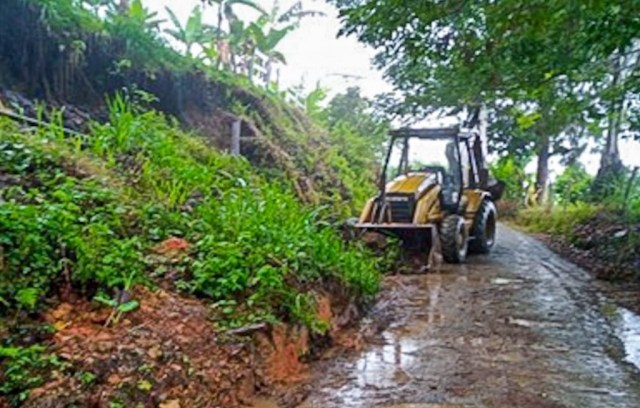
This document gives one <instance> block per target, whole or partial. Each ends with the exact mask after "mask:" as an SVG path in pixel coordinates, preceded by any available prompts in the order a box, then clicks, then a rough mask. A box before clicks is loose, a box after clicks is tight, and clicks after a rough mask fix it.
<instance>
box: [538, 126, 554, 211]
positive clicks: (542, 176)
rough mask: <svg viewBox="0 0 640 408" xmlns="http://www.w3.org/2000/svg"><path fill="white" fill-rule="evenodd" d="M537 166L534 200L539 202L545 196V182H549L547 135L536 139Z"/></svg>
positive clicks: (542, 200)
mask: <svg viewBox="0 0 640 408" xmlns="http://www.w3.org/2000/svg"><path fill="white" fill-rule="evenodd" d="M537 153H538V168H537V171H536V193H535V194H536V197H535V198H536V202H537V203H538V204H541V203H542V202H544V200H545V198H546V192H547V184H548V182H549V157H550V156H551V152H550V143H549V136H548V135H545V136H541V137H540V139H539V141H538V152H537Z"/></svg>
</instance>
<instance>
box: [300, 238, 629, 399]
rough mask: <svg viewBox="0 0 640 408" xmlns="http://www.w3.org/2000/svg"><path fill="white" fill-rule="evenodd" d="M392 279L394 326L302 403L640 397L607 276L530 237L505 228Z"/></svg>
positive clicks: (322, 372)
mask: <svg viewBox="0 0 640 408" xmlns="http://www.w3.org/2000/svg"><path fill="white" fill-rule="evenodd" d="M385 288H386V289H385V291H384V293H383V295H382V297H383V299H384V297H387V298H390V299H393V301H392V302H389V306H388V310H387V313H388V314H389V316H388V318H389V319H390V321H391V323H390V325H389V326H388V327H387V328H386V329H385V330H384V331H383V332H382V333H380V335H379V336H378V337H377V338H376V339H375V341H371V342H370V344H369V345H368V346H367V347H365V349H364V350H363V351H362V352H360V353H358V354H355V355H348V356H342V357H339V358H337V359H334V360H332V361H326V362H324V363H321V364H319V365H318V366H317V373H316V376H315V382H314V385H313V387H312V389H313V391H312V392H311V394H310V395H309V398H308V399H307V401H306V402H305V403H303V404H302V405H301V406H300V408H315V407H322V408H332V407H377V406H381V407H406V408H419V407H423V408H428V407H432V408H435V407H450V408H453V407H467V406H472V407H525V408H529V407H531V408H534V407H535V408H545V407H581V408H582V407H584V408H590V407H621V408H626V407H629V408H631V407H638V406H640V371H638V368H637V367H635V366H633V365H632V364H630V363H628V362H625V361H624V358H625V344H623V342H622V341H621V340H620V339H619V338H618V337H616V335H615V334H616V332H619V330H617V329H616V324H617V323H616V322H619V319H620V317H619V316H618V314H616V313H618V311H617V309H616V308H615V306H614V307H613V310H611V301H610V300H609V299H608V297H607V295H606V294H604V293H603V284H602V283H598V282H595V281H594V280H593V279H592V278H591V276H590V275H589V274H588V273H587V272H585V271H584V270H582V269H580V268H578V267H576V266H575V265H573V264H571V263H570V262H567V261H565V260H563V259H561V258H560V257H558V256H557V255H555V254H554V253H552V252H551V251H550V250H549V249H547V248H546V247H545V246H544V245H543V244H542V243H541V242H539V241H537V240H535V239H533V238H531V237H528V236H526V235H524V234H522V233H519V232H517V231H515V230H513V229H511V228H509V227H506V226H500V229H499V238H498V243H497V246H496V248H495V250H494V252H493V254H492V255H490V256H486V257H472V258H471V259H470V260H469V263H468V264H466V265H460V266H451V265H446V266H444V267H443V268H442V270H440V271H439V272H434V273H429V274H426V275H416V276H394V277H390V278H388V279H387V282H386V283H385ZM625 310H626V309H625ZM627 312H628V311H627ZM629 313H630V312H629ZM625 321H634V320H633V319H631V320H630V319H626V320H625ZM636 321H639V322H640V320H639V319H636ZM632 329H634V330H635V332H632V334H633V333H640V330H637V329H638V328H632ZM636 340H638V339H636Z"/></svg>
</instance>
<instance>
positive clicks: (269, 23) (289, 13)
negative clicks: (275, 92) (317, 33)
mask: <svg viewBox="0 0 640 408" xmlns="http://www.w3.org/2000/svg"><path fill="white" fill-rule="evenodd" d="M323 16H325V13H323V12H322V11H318V10H305V8H304V5H303V4H302V1H297V2H296V3H294V4H293V5H292V6H291V7H289V8H288V9H287V10H285V11H284V12H282V13H281V12H280V3H279V2H278V0H275V1H274V3H273V7H272V8H271V10H270V12H269V13H268V14H265V15H263V16H261V17H260V18H258V20H256V21H255V22H253V23H251V24H250V25H249V27H248V30H249V33H250V36H251V38H252V39H253V42H254V43H255V48H256V49H257V50H259V51H260V52H261V53H263V54H264V55H265V56H266V57H267V61H266V67H265V68H266V78H265V81H266V83H267V84H269V83H270V82H271V75H272V70H273V68H272V67H273V63H274V62H280V63H282V64H286V63H287V61H286V58H285V56H284V54H282V53H281V52H280V51H278V50H277V47H278V45H279V44H280V42H281V41H282V40H283V39H284V38H285V37H286V36H287V34H289V33H291V32H292V31H294V30H295V29H297V28H298V27H300V22H301V21H302V19H303V18H305V17H323ZM253 59H254V57H253V56H252V58H251V61H252V62H251V63H250V66H252V65H253Z"/></svg>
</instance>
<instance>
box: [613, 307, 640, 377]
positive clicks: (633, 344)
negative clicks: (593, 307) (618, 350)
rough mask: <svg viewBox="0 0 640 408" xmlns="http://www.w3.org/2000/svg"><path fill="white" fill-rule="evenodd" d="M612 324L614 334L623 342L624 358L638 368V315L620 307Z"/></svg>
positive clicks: (639, 354)
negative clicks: (613, 325)
mask: <svg viewBox="0 0 640 408" xmlns="http://www.w3.org/2000/svg"><path fill="white" fill-rule="evenodd" d="M614 324H615V326H616V335H617V336H618V337H619V338H620V340H622V343H623V344H624V349H625V352H626V354H627V356H626V358H625V360H627V361H628V362H630V363H631V364H633V365H635V366H636V367H638V368H640V316H638V315H637V314H635V313H633V312H632V311H630V310H628V309H625V308H623V307H621V308H619V309H618V318H617V319H615V321H614Z"/></svg>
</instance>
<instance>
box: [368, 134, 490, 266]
mask: <svg viewBox="0 0 640 408" xmlns="http://www.w3.org/2000/svg"><path fill="white" fill-rule="evenodd" d="M489 184H490V183H489V173H488V171H487V170H486V166H485V160H484V155H483V149H482V141H481V138H480V136H479V134H478V133H477V132H474V131H465V130H461V129H459V128H438V129H400V130H397V131H394V132H392V133H391V138H390V141H389V148H388V151H387V155H386V158H385V162H384V166H383V171H382V173H381V177H380V181H379V191H378V193H377V194H376V196H375V197H373V198H371V199H370V200H369V201H368V202H367V205H366V206H365V208H364V209H363V211H362V213H361V215H360V218H359V220H358V223H357V224H356V227H357V228H359V229H362V230H368V231H376V232H380V233H383V234H387V235H393V236H396V237H398V238H400V239H401V240H402V241H403V243H404V244H405V246H408V247H411V248H413V249H416V248H418V249H423V250H425V251H426V253H427V254H428V256H429V260H430V261H429V263H433V260H434V259H437V258H438V255H439V254H440V252H441V253H442V255H443V257H444V259H445V260H446V261H448V262H452V263H460V262H463V261H464V260H465V259H466V256H467V252H468V250H469V249H471V250H472V251H475V252H479V253H488V252H489V251H490V250H491V248H492V247H493V244H494V242H495V230H496V228H495V224H496V217H497V215H496V210H495V206H494V204H493V201H494V199H495V198H494V194H492V192H491V191H490V190H491V189H490V188H489Z"/></svg>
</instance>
